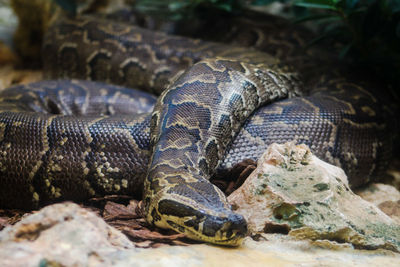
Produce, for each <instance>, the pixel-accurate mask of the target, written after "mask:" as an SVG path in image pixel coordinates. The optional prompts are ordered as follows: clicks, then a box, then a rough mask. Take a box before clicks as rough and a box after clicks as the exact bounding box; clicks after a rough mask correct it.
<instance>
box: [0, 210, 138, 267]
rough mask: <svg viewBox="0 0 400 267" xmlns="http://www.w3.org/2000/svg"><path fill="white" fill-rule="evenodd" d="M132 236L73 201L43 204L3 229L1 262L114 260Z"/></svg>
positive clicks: (67, 263)
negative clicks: (127, 235) (42, 206)
mask: <svg viewBox="0 0 400 267" xmlns="http://www.w3.org/2000/svg"><path fill="white" fill-rule="evenodd" d="M128 248H129V249H132V250H134V246H133V244H132V243H131V242H130V241H129V240H128V238H127V237H126V236H125V235H123V234H122V233H121V232H119V231H118V230H116V229H115V228H113V227H111V226H109V225H107V224H106V222H104V221H103V220H102V219H101V218H100V217H98V216H97V215H96V214H94V213H93V212H90V211H88V210H85V209H82V208H80V207H79V206H78V205H76V204H73V203H66V204H55V205H51V206H48V207H45V208H43V209H42V210H41V211H40V212H38V213H35V214H32V215H30V216H28V217H26V218H24V219H23V220H21V221H20V222H18V223H17V224H15V225H14V226H12V227H6V228H5V229H4V230H3V231H2V232H0V259H1V260H0V266H39V265H38V264H39V263H40V262H46V261H50V262H58V263H62V264H63V265H64V266H73V265H75V266H85V265H87V264H88V263H91V264H95V263H99V264H100V263H102V264H111V263H112V259H113V258H115V257H117V256H118V255H117V254H118V252H119V251H123V250H125V249H128Z"/></svg>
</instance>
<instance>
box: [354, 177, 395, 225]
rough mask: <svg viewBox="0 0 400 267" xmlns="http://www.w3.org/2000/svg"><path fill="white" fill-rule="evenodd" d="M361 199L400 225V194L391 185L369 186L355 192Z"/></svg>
mask: <svg viewBox="0 0 400 267" xmlns="http://www.w3.org/2000/svg"><path fill="white" fill-rule="evenodd" d="M355 193H356V194H357V195H359V196H360V197H362V198H363V199H365V200H367V201H369V202H371V203H373V204H375V205H376V206H377V207H378V208H380V209H381V210H382V211H383V212H384V213H386V215H388V216H389V217H390V218H392V219H393V220H394V221H395V222H396V223H397V224H400V192H399V191H398V190H397V189H396V188H395V187H394V186H392V185H387V184H371V185H369V186H367V187H365V188H361V189H359V190H356V191H355Z"/></svg>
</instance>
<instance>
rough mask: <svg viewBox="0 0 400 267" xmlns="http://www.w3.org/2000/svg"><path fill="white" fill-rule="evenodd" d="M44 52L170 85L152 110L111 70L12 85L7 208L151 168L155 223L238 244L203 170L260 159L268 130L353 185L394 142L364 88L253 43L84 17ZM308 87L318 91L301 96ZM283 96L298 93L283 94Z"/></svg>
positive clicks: (66, 64)
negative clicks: (304, 69)
mask: <svg viewBox="0 0 400 267" xmlns="http://www.w3.org/2000/svg"><path fill="white" fill-rule="evenodd" d="M44 61H45V69H47V73H48V76H49V77H53V78H54V77H65V76H68V77H73V78H89V79H93V80H94V79H96V80H102V81H106V82H113V83H118V84H121V85H124V86H128V87H140V88H144V89H147V90H148V91H153V92H155V93H161V92H162V91H163V89H164V88H165V87H167V89H166V90H165V91H163V92H162V93H161V96H160V97H159V98H158V100H157V103H156V105H155V108H154V111H153V112H152V113H151V115H150V112H151V111H152V109H153V104H154V103H155V98H153V97H150V96H147V95H145V94H143V93H140V92H137V91H134V90H129V89H126V88H120V87H115V86H110V85H107V84H103V83H92V82H85V81H78V80H72V81H65V80H60V81H47V82H39V83H36V84H31V85H29V86H20V87H14V88H9V89H6V90H4V91H3V92H2V93H1V95H0V98H1V101H0V110H1V113H0V179H1V188H0V206H2V207H19V208H32V207H36V206H39V205H43V204H45V203H48V202H51V201H55V200H62V199H73V200H79V199H85V198H88V197H91V196H95V195H98V194H110V193H121V194H136V195H140V193H141V191H142V190H143V181H144V196H143V198H144V203H145V210H146V218H147V220H148V221H149V222H150V223H153V224H155V225H157V226H159V227H163V228H172V229H175V230H176V231H179V232H182V233H185V234H186V235H187V236H188V237H190V238H194V239H199V240H204V241H207V242H212V243H216V244H225V245H238V244H240V242H241V240H242V238H243V236H244V235H245V234H246V222H245V220H244V219H243V217H242V216H240V215H237V214H235V213H233V212H232V211H231V209H230V205H229V204H228V203H227V201H226V198H225V196H224V194H223V193H222V192H221V191H220V190H219V189H218V188H217V187H216V186H214V185H212V184H211V183H210V182H209V181H208V179H209V178H210V176H211V175H213V174H215V173H216V171H217V170H219V171H223V170H225V169H229V168H230V167H231V166H232V165H234V164H235V163H238V162H240V161H242V160H244V159H246V158H253V159H256V158H257V157H258V156H259V155H260V154H261V153H262V151H263V150H264V149H265V147H266V146H267V145H268V144H270V143H272V142H285V141H289V140H295V141H296V142H298V143H306V144H308V145H309V146H310V147H311V149H312V150H313V151H314V152H315V153H317V155H319V156H320V157H322V158H324V159H325V160H327V161H329V162H331V163H333V164H336V165H339V166H341V167H342V168H344V170H345V171H346V173H347V174H348V175H349V178H350V182H351V184H352V185H353V186H358V185H361V184H363V183H366V182H367V181H368V179H370V178H372V177H374V176H375V175H376V174H377V173H379V172H380V171H381V169H382V168H383V167H384V164H383V163H384V162H385V161H386V160H387V158H388V156H389V155H390V138H388V136H389V133H388V130H387V129H388V128H387V126H386V124H385V116H384V115H383V114H385V113H384V111H383V108H382V106H381V104H380V102H379V101H378V100H377V99H376V98H375V97H374V96H373V95H372V94H371V93H370V92H368V91H367V90H365V88H363V87H361V86H360V85H358V84H355V83H353V82H352V81H350V80H348V79H345V78H342V76H340V75H339V76H333V78H332V77H331V76H326V75H323V74H321V79H319V80H318V81H317V82H313V83H311V82H308V81H305V82H304V84H305V85H303V82H301V81H300V80H301V79H300V78H299V77H298V73H297V72H298V71H297V69H296V68H293V67H288V66H286V65H285V64H283V63H282V62H279V61H278V60H277V59H276V58H275V57H272V56H270V55H269V54H265V53H263V52H259V51H256V50H253V49H249V48H241V47H235V46H227V45H223V44H217V43H212V42H205V41H200V40H193V39H189V38H183V37H174V36H167V35H165V34H162V33H153V32H150V31H147V30H143V29H140V28H137V27H133V26H126V25H123V24H115V23H109V22H104V21H98V20H95V19H90V18H84V19H79V18H78V19H75V20H68V19H66V20H60V21H59V22H58V23H57V24H55V25H54V26H53V28H52V29H50V30H49V33H48V35H47V38H46V41H45V46H44ZM78 62H82V63H78ZM300 72H301V71H300ZM304 86H306V87H311V86H312V87H313V88H307V89H309V90H310V89H312V91H314V92H313V93H312V94H311V95H310V96H307V97H294V96H297V95H299V93H300V91H301V88H302V87H304ZM288 96H290V97H294V98H290V99H287V100H282V101H278V102H275V101H276V100H279V99H282V98H285V97H288ZM271 102H274V103H272V104H269V105H266V106H264V107H262V108H259V107H261V106H263V105H265V104H267V103H271ZM258 108H259V109H258ZM134 112H137V113H136V114H133V113H134ZM253 112H255V113H254V114H253V115H252V116H250V115H251V114H252V113H253ZM243 124H244V126H243ZM242 126H243V127H242ZM150 129H151V130H150Z"/></svg>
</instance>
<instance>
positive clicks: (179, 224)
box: [147, 192, 247, 246]
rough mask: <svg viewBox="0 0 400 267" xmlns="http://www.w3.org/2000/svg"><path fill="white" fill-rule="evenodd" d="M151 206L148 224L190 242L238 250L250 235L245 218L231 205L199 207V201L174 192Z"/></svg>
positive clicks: (203, 205) (155, 201)
mask: <svg viewBox="0 0 400 267" xmlns="http://www.w3.org/2000/svg"><path fill="white" fill-rule="evenodd" d="M159 193H161V192H159ZM197 194H198V193H197ZM156 199H158V201H157V200H156ZM151 202H152V203H151V204H150V209H149V212H148V213H147V214H148V216H147V220H148V222H150V223H152V224H154V225H156V226H158V227H160V228H167V229H173V230H175V231H177V232H179V233H183V234H185V235H186V236H187V237H188V238H191V239H195V240H199V241H204V242H208V243H213V244H218V245H224V246H239V245H241V243H242V241H243V238H244V237H245V236H246V235H247V222H246V220H245V219H244V217H243V216H242V215H239V214H236V213H233V212H232V210H230V206H229V204H227V205H224V206H222V207H219V208H215V206H213V205H211V204H210V203H204V202H202V203H199V199H198V198H197V201H196V202H195V201H194V200H193V199H188V198H185V197H182V195H172V194H171V192H168V194H166V195H164V196H161V197H160V198H155V199H154V201H151ZM214 204H215V203H214Z"/></svg>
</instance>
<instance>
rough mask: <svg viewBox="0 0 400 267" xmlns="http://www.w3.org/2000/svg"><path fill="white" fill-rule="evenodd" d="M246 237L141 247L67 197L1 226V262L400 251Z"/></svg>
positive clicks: (321, 256)
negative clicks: (237, 242) (228, 244)
mask: <svg viewBox="0 0 400 267" xmlns="http://www.w3.org/2000/svg"><path fill="white" fill-rule="evenodd" d="M259 240H260V241H254V240H252V239H251V238H249V237H248V238H246V239H245V241H244V244H243V245H242V246H241V247H239V248H224V247H217V246H212V245H206V244H204V245H193V246H186V247H181V246H164V247H160V248H157V249H137V248H134V247H133V244H131V243H130V242H129V241H128V240H127V239H126V238H125V236H123V235H122V234H121V233H120V232H119V231H117V230H115V229H114V228H112V227H110V226H108V225H106V223H105V222H104V221H103V219H101V218H100V217H98V216H97V215H96V214H94V213H93V212H91V211H88V210H86V209H83V208H81V207H79V206H78V205H75V204H71V203H65V204H55V205H52V206H49V207H45V208H43V209H42V210H40V211H39V212H37V213H36V214H33V215H29V216H27V217H25V218H24V219H22V220H21V221H20V222H19V223H17V224H16V225H14V226H9V227H6V228H5V229H4V230H3V231H2V232H0V266H2V267H8V266H13V267H15V266H24V267H26V266H27V267H30V266H35V267H37V266H137V267H142V266H143V267H147V266H157V267H158V266H173V267H180V266H182V267H191V266H221V267H224V266H227V267H234V266H246V265H250V266H252V267H253V266H256V267H257V266H299V265H306V266H342V267H343V266H386V267H391V266H399V265H400V254H397V253H393V252H391V251H385V250H375V251H362V250H353V249H352V248H350V247H349V246H346V245H343V244H338V243H336V242H330V241H318V242H311V241H307V240H302V241H298V240H295V239H294V238H292V237H290V236H287V235H279V234H262V235H260V236H259Z"/></svg>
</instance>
